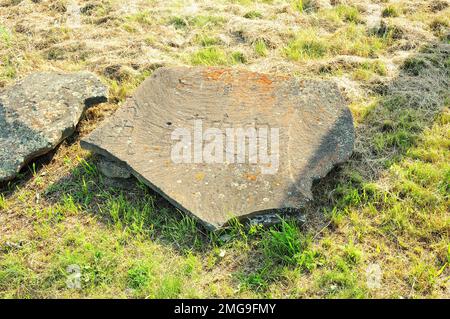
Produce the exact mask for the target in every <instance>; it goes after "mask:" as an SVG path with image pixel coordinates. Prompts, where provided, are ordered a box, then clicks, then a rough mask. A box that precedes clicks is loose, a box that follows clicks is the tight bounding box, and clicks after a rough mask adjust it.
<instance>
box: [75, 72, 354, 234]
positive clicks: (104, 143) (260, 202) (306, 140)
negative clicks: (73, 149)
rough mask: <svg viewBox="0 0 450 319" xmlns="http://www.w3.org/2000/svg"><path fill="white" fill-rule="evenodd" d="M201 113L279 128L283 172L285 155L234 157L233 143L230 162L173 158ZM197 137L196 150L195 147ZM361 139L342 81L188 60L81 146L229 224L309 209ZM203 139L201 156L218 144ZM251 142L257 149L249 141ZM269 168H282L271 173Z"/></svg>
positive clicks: (151, 81) (222, 124)
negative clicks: (178, 135) (190, 64)
mask: <svg viewBox="0 0 450 319" xmlns="http://www.w3.org/2000/svg"><path fill="white" fill-rule="evenodd" d="M200 120H201V121H202V127H203V132H205V131H206V130H207V129H208V128H216V129H218V130H219V132H224V131H226V128H234V129H238V128H245V129H247V128H258V129H262V128H270V130H272V129H276V128H278V130H279V131H278V132H279V158H278V159H279V161H278V163H279V165H277V168H278V169H277V170H276V169H274V168H276V167H275V165H273V163H275V162H272V166H270V165H267V164H264V163H261V161H259V162H256V163H254V162H251V161H250V158H249V157H248V152H247V158H246V160H245V162H244V163H237V162H236V161H234V162H233V160H230V159H233V158H235V157H234V155H236V153H238V152H237V149H236V148H234V150H231V151H230V149H227V148H226V147H225V146H224V145H222V146H223V151H224V152H225V154H224V156H223V157H225V158H226V159H227V161H225V162H224V163H208V162H205V160H203V161H199V160H198V159H199V158H197V162H196V163H187V162H182V163H177V161H174V159H173V156H172V157H171V153H172V151H173V147H174V145H175V143H176V142H177V141H174V140H173V132H174V130H175V129H180V128H184V129H187V130H188V131H189V132H193V129H194V127H196V126H195V125H196V124H195V123H196V122H197V123H198V121H200ZM197 128H198V126H197ZM192 135H193V142H192V144H190V145H189V147H188V148H186V149H188V150H189V151H193V150H194V151H195V145H196V142H195V134H194V133H192ZM269 136H270V133H269ZM197 137H198V136H197ZM225 138H227V137H226V136H224V140H225ZM226 140H227V141H228V138H227V139H226ZM208 141H209V142H211V140H208ZM215 141H217V140H215ZM261 141H262V138H259V139H258V144H259V145H262V144H263V143H262V142H261ZM274 141H275V139H272V138H270V139H269V141H268V145H269V148H270V150H271V151H270V152H269V153H271V152H272V153H273V150H276V144H274ZM353 142H354V128H353V120H352V116H351V113H350V111H349V109H348V108H347V106H346V105H345V102H344V100H343V98H342V97H341V95H340V93H339V90H338V89H337V87H336V85H335V84H334V83H332V82H328V81H319V80H311V79H296V78H292V77H285V76H270V75H264V74H258V73H253V72H247V71H243V70H236V69H220V68H183V67H180V68H161V69H158V70H157V71H155V73H154V74H153V75H152V76H151V77H150V78H148V79H147V80H146V81H145V82H144V83H143V84H142V85H141V86H140V87H139V88H138V89H137V90H136V92H135V94H134V96H133V97H132V98H130V99H128V100H127V102H126V103H125V105H123V106H122V107H121V108H120V109H119V110H118V111H117V112H116V113H115V114H114V115H113V116H112V117H111V118H110V119H109V120H107V121H106V122H105V123H103V124H102V125H101V126H100V127H99V128H97V129H96V130H95V131H94V132H92V133H91V135H89V136H88V137H86V138H85V139H84V140H82V141H81V145H82V146H83V147H84V148H86V149H89V150H91V151H93V152H96V153H99V154H102V155H104V156H109V157H111V158H114V159H116V160H119V161H121V162H124V163H126V164H127V165H128V167H129V169H130V171H131V172H132V174H133V175H134V176H136V177H137V178H138V179H140V180H142V181H143V182H145V183H146V184H147V185H149V186H150V187H151V188H153V189H154V190H156V191H157V192H159V193H160V194H162V195H163V196H164V197H166V198H167V199H168V200H169V201H170V202H171V203H173V204H174V205H175V206H176V207H178V208H179V209H181V210H183V211H185V212H189V213H192V214H194V215H195V216H197V217H198V218H199V219H200V220H202V221H203V222H204V223H205V224H206V225H207V226H209V227H211V228H219V227H221V226H223V225H225V224H226V223H227V221H229V219H230V218H232V217H238V218H243V217H248V218H253V217H255V216H257V215H262V214H268V213H271V212H272V213H273V212H274V211H275V210H278V209H294V210H296V209H299V208H301V207H302V206H303V205H304V204H305V202H306V201H307V200H310V199H312V192H311V186H312V182H313V180H315V179H318V178H321V177H323V176H325V175H326V174H327V173H328V172H329V171H330V170H331V168H332V167H333V166H334V165H335V164H338V163H341V162H343V161H345V160H347V159H348V158H349V156H350V155H351V153H352V150H353ZM224 144H226V142H224ZM197 145H198V144H197ZM200 145H201V146H203V147H204V148H203V153H201V152H200V153H198V154H203V156H206V155H207V154H208V153H205V149H206V146H207V145H209V144H208V142H205V141H202V143H201V144H200ZM244 146H246V150H248V147H249V146H250V144H249V141H248V140H245V145H244ZM218 149H220V147H218ZM220 151H222V149H220ZM212 153H214V154H216V153H215V152H212ZM205 154H206V155H205ZM228 156H230V157H228ZM259 156H260V155H259V154H258V156H257V159H258V160H260V159H261V158H260V157H259ZM192 158H194V160H195V155H194V156H193V157H192ZM205 158H206V157H205ZM235 159H236V158H235ZM264 170H265V172H264ZM268 170H269V171H270V170H272V171H273V172H275V173H273V174H268V173H267V171H268Z"/></svg>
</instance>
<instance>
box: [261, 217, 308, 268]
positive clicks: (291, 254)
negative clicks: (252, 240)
mask: <svg viewBox="0 0 450 319" xmlns="http://www.w3.org/2000/svg"><path fill="white" fill-rule="evenodd" d="M308 244H309V239H308V238H307V237H306V236H305V235H303V234H302V233H301V232H300V231H299V229H298V228H297V227H296V225H295V224H294V223H292V222H288V221H286V220H284V219H283V220H282V221H281V225H280V226H279V227H276V228H271V229H270V230H269V231H268V233H267V234H266V235H265V237H264V238H263V241H262V247H263V252H264V256H265V257H266V258H267V259H270V260H271V261H273V262H275V263H281V264H286V265H296V264H297V258H298V256H299V255H300V254H301V253H302V252H303V251H304V250H305V249H306V248H307V247H308Z"/></svg>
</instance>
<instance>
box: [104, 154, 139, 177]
mask: <svg viewBox="0 0 450 319" xmlns="http://www.w3.org/2000/svg"><path fill="white" fill-rule="evenodd" d="M98 168H99V170H100V172H101V173H102V174H103V175H105V176H106V177H109V178H121V179H127V178H130V177H131V173H130V171H129V170H128V168H127V167H126V166H125V165H122V164H121V163H119V162H117V161H113V160H111V159H108V158H104V157H102V158H101V159H100V160H99V162H98Z"/></svg>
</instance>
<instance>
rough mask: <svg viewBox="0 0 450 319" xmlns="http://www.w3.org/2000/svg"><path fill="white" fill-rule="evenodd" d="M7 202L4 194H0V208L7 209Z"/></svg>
mask: <svg viewBox="0 0 450 319" xmlns="http://www.w3.org/2000/svg"><path fill="white" fill-rule="evenodd" d="M7 208H8V203H7V202H6V199H5V196H4V195H3V194H0V210H3V209H7Z"/></svg>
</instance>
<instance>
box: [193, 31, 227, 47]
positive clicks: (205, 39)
mask: <svg viewBox="0 0 450 319" xmlns="http://www.w3.org/2000/svg"><path fill="white" fill-rule="evenodd" d="M195 40H196V42H197V43H199V44H200V45H201V46H203V47H210V46H214V45H217V44H220V42H221V41H220V39H219V38H217V37H214V36H210V35H207V34H199V35H197V36H196V38H195Z"/></svg>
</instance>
